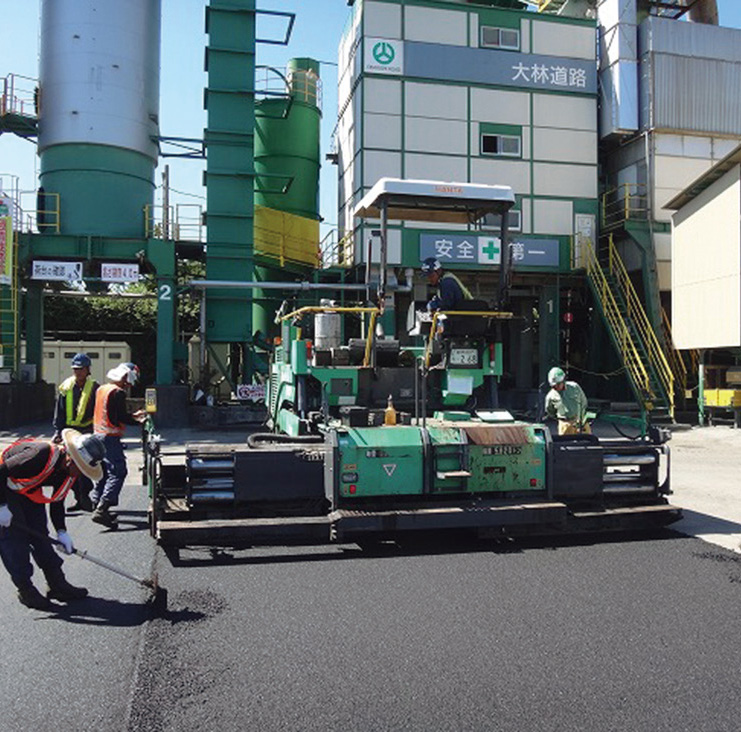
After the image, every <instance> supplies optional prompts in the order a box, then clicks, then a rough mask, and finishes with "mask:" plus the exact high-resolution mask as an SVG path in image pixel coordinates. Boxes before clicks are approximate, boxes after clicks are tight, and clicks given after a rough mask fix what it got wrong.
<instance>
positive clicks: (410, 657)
mask: <svg viewBox="0 0 741 732" xmlns="http://www.w3.org/2000/svg"><path fill="white" fill-rule="evenodd" d="M740 436H741V431H733V430H729V429H725V428H722V427H717V428H712V430H693V431H691V432H687V433H680V434H677V435H675V439H674V441H673V444H674V454H673V460H674V466H673V467H674V470H673V475H674V485H675V489H676V495H675V497H674V498H675V500H676V502H678V503H680V505H683V506H692V508H690V509H689V510H688V511H687V514H688V518H686V519H684V521H683V523H684V529H685V530H687V531H691V530H694V528H693V527H695V528H697V530H698V531H699V532H700V533H703V532H704V534H705V535H709V536H711V538H717V540H718V541H719V542H720V543H725V544H727V545H728V546H730V547H733V546H734V542H736V546H737V544H738V541H737V540H738V538H739V532H740V531H741V526H740V525H739V523H740V520H741V507H740V506H739V503H740V501H739V496H738V491H739V490H741V479H739V477H738V476H739V467H741V465H740V464H739V460H740V459H741V458H740V457H739V456H740V455H741V450H739V448H741V440H739V437H740ZM7 441H8V440H7V439H5V440H2V439H0V442H7ZM134 444H135V443H134V441H132V447H133V446H134ZM129 456H130V460H131V462H132V464H133V463H134V458H135V457H136V455H135V452H133V451H132V452H131V453H129ZM132 473H133V471H132ZM132 477H133V478H135V477H136V476H132ZM144 507H145V497H144V489H143V488H142V487H141V486H138V485H137V484H136V481H135V480H134V479H132V480H131V481H130V485H129V487H128V488H127V492H126V496H125V502H124V505H123V506H122V518H123V519H124V522H122V528H121V530H119V531H118V532H115V533H114V532H108V531H103V530H101V529H100V527H97V526H95V525H94V524H92V523H91V522H90V521H89V519H88V518H87V517H86V516H79V517H71V518H70V520H69V529H70V532H71V534H72V536H73V537H74V538H75V539H76V541H77V544H78V545H79V546H80V547H83V546H84V548H86V549H89V551H90V552H91V553H92V554H96V555H97V556H101V557H102V558H105V559H107V560H108V561H112V562H115V563H118V564H119V565H121V566H123V567H125V568H126V569H127V570H129V571H131V572H133V573H135V574H138V575H141V576H149V575H150V573H151V572H152V571H153V570H156V571H158V573H159V577H160V580H161V582H162V584H163V585H164V586H166V587H167V588H168V590H169V606H168V611H167V613H166V614H165V616H164V617H159V618H156V617H155V618H152V617H151V615H150V614H149V613H148V611H147V608H146V607H145V606H144V605H143V604H142V602H143V600H145V599H146V592H145V591H144V590H143V589H142V588H140V587H138V586H137V585H135V584H133V583H131V582H128V581H127V580H125V579H122V578H119V577H117V576H116V575H113V574H110V573H108V572H105V570H101V569H99V568H97V567H95V566H93V565H90V564H89V563H85V562H83V561H81V560H79V559H77V558H76V557H71V558H69V559H68V560H67V563H66V566H67V567H68V570H67V571H68V575H69V577H70V579H71V580H73V581H75V582H79V583H84V584H86V585H87V586H88V587H90V589H91V591H92V593H93V595H94V597H93V598H91V599H90V600H87V601H85V602H82V603H78V604H77V605H75V606H72V605H71V606H69V608H68V609H66V610H62V611H60V612H59V613H41V612H34V611H29V610H27V609H25V608H23V607H22V606H21V605H20V604H18V603H17V602H16V600H15V598H14V593H13V590H12V587H11V585H10V582H9V581H8V580H7V577H6V576H5V575H2V579H0V606H1V607H2V612H3V615H2V618H3V622H2V625H1V627H0V654H1V655H2V659H3V663H2V671H0V682H1V685H0V688H1V689H2V694H3V699H2V704H0V729H2V730H3V731H4V732H5V731H6V730H7V732H16V730H18V731H21V730H23V731H24V732H25V731H26V730H30V729H34V730H42V731H43V730H54V732H58V731H59V730H78V729H79V730H83V729H84V730H87V729H97V730H102V731H106V730H122V731H123V730H182V731H189V730H216V729H218V730H252V729H256V730H258V729H259V730H364V731H365V730H398V729H409V730H481V729H487V730H585V731H586V730H589V731H590V732H591V731H592V730H618V729H633V730H652V731H653V730H672V732H676V731H677V730H692V731H693V732H695V731H698V730H708V731H710V730H713V731H717V730H735V729H737V728H738V726H739V709H741V680H739V673H738V665H739V664H738V658H739V657H741V555H739V554H737V553H734V552H733V551H730V550H728V549H726V548H723V547H720V546H718V545H717V544H710V543H707V542H705V541H702V540H699V539H696V538H691V537H687V536H685V535H682V534H678V533H676V532H665V533H663V534H661V535H659V536H654V537H651V538H648V539H645V538H643V539H637V538H636V537H620V538H619V539H620V540H618V539H611V540H594V541H590V540H584V541H579V542H568V541H561V542H549V543H545V544H537V543H529V544H528V543H516V544H510V543H504V544H499V545H486V546H481V545H472V546H463V547H457V548H453V547H439V548H438V549H439V550H438V551H428V552H419V553H410V554H388V555H379V556H368V555H365V554H363V553H362V552H360V551H359V550H358V549H356V548H355V547H352V546H349V547H331V548H315V549H308V550H303V549H300V550H293V549H292V550H288V549H278V550H275V549H270V550H246V551H240V552H211V551H208V550H188V551H183V552H182V553H181V556H180V561H179V562H178V563H176V564H175V565H174V566H173V565H172V564H171V562H170V561H169V560H168V558H167V557H165V556H164V555H163V554H162V553H161V552H160V551H159V550H155V549H154V547H153V545H152V543H151V541H150V540H149V539H148V535H147V534H146V527H145V520H146V517H145V512H144Z"/></svg>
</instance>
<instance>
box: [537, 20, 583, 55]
mask: <svg viewBox="0 0 741 732" xmlns="http://www.w3.org/2000/svg"><path fill="white" fill-rule="evenodd" d="M531 33H532V41H531V48H532V53H542V54H545V55H548V56H563V57H565V58H583V59H586V60H588V61H594V60H596V58H597V42H596V40H597V39H596V36H595V30H594V28H591V27H590V26H584V25H564V24H561V23H559V24H558V25H557V26H556V25H555V24H554V23H552V22H548V21H545V20H540V21H537V20H534V21H532V28H531Z"/></svg>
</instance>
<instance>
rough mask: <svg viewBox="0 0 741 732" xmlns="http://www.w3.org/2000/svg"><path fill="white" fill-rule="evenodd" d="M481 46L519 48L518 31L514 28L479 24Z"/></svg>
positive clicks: (514, 49)
mask: <svg viewBox="0 0 741 732" xmlns="http://www.w3.org/2000/svg"><path fill="white" fill-rule="evenodd" d="M481 47H482V48H503V49H505V50H508V51H519V50H520V31H518V30H515V29H514V28H495V27H494V26H491V25H482V26H481Z"/></svg>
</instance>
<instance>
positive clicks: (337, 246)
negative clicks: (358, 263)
mask: <svg viewBox="0 0 741 732" xmlns="http://www.w3.org/2000/svg"><path fill="white" fill-rule="evenodd" d="M337 237H338V231H337V229H332V230H331V231H330V232H328V233H327V234H326V235H325V236H324V238H323V239H322V240H321V242H320V243H319V256H320V266H321V267H322V268H323V269H328V268H329V267H341V268H343V269H348V268H350V267H352V266H353V262H354V259H355V232H353V231H351V232H349V233H347V234H345V236H343V237H342V238H340V239H338V238H337Z"/></svg>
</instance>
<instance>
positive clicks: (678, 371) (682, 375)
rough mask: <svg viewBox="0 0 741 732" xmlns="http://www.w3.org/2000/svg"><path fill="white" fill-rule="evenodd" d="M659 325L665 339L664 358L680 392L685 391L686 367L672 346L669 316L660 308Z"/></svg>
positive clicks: (672, 339)
mask: <svg viewBox="0 0 741 732" xmlns="http://www.w3.org/2000/svg"><path fill="white" fill-rule="evenodd" d="M661 325H662V327H663V329H664V338H665V339H666V356H667V360H668V361H669V365H670V366H671V369H672V373H673V374H674V379H675V380H676V381H678V382H679V385H680V387H681V388H682V391H683V392H684V391H685V390H686V389H687V366H686V365H685V363H684V359H683V358H682V355H681V354H680V353H679V351H678V350H677V349H676V348H675V346H674V338H673V336H672V326H671V323H670V322H669V316H668V315H667V314H666V310H664V308H661Z"/></svg>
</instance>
